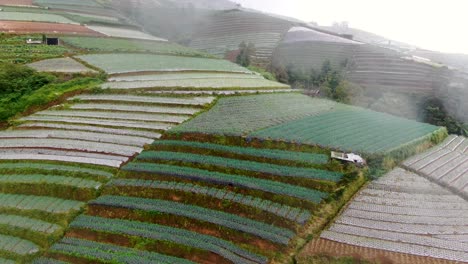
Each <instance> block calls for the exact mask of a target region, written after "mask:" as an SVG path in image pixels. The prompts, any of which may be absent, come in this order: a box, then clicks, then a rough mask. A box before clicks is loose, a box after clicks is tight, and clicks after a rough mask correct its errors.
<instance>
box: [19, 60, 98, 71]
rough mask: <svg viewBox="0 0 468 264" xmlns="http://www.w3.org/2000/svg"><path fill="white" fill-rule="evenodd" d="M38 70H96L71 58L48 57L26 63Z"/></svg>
mask: <svg viewBox="0 0 468 264" xmlns="http://www.w3.org/2000/svg"><path fill="white" fill-rule="evenodd" d="M28 66H29V67H31V68H33V69H35V70H36V71H40V72H66V73H84V72H96V71H95V70H92V69H90V68H87V67H86V66H84V65H83V64H81V63H79V62H77V61H75V60H73V59H71V58H58V59H48V60H42V61H38V62H33V63H30V64H28Z"/></svg>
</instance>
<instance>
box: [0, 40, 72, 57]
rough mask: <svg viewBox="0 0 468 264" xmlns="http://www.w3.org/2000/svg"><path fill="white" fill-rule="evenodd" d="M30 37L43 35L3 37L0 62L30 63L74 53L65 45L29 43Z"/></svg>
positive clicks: (0, 47)
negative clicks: (27, 42) (27, 41)
mask: <svg viewBox="0 0 468 264" xmlns="http://www.w3.org/2000/svg"><path fill="white" fill-rule="evenodd" d="M28 38H41V36H39V35H30V36H4V37H3V38H1V39H0V54H1V55H0V62H9V63H30V62H34V61H38V60H43V59H49V58H56V57H62V56H64V55H65V54H73V53H74V51H73V50H72V49H69V48H66V47H63V46H45V45H28V44H26V40H27V39H28Z"/></svg>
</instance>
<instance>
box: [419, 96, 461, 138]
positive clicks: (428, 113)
mask: <svg viewBox="0 0 468 264" xmlns="http://www.w3.org/2000/svg"><path fill="white" fill-rule="evenodd" d="M424 122H427V123H430V124H433V125H436V126H444V127H446V128H447V130H448V132H449V133H450V134H456V135H461V136H465V137H466V136H468V127H467V126H466V125H464V124H462V123H460V122H459V121H458V120H456V119H455V118H453V117H452V116H450V115H449V114H448V113H447V111H446V110H445V107H444V105H443V102H442V101H441V100H440V99H438V98H432V99H430V100H428V101H427V102H426V103H425V106H424Z"/></svg>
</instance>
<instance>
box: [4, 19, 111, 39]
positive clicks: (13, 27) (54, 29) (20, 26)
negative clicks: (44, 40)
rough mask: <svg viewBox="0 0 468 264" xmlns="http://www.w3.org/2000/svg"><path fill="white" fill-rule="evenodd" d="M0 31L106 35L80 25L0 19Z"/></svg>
mask: <svg viewBox="0 0 468 264" xmlns="http://www.w3.org/2000/svg"><path fill="white" fill-rule="evenodd" d="M0 32H5V33H13V34H32V33H47V34H67V35H85V36H104V35H102V34H101V33H98V32H96V31H94V30H91V29H89V28H87V27H84V26H80V25H71V24H58V23H44V22H24V21H0Z"/></svg>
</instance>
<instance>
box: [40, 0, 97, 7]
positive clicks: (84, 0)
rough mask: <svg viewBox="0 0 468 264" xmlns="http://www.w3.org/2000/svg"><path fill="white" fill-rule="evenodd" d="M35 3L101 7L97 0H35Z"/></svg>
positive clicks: (41, 4)
mask: <svg viewBox="0 0 468 264" xmlns="http://www.w3.org/2000/svg"><path fill="white" fill-rule="evenodd" d="M33 2H34V4H36V5H39V6H49V5H56V4H57V5H62V4H67V5H75V6H90V7H100V6H101V5H100V4H98V3H97V2H96V1H93V0H67V1H63V0H34V1H33Z"/></svg>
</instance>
